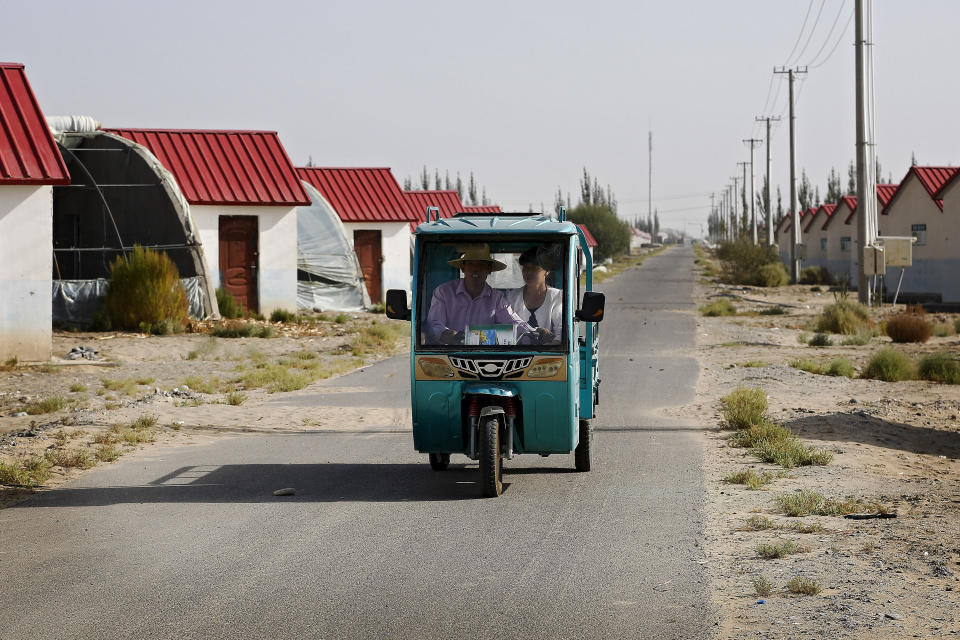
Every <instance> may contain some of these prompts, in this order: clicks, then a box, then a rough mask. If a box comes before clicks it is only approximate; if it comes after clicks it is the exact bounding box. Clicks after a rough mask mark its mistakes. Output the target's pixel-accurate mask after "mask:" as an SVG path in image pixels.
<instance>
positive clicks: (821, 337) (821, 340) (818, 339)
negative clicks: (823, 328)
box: [807, 333, 833, 347]
mask: <svg viewBox="0 0 960 640" xmlns="http://www.w3.org/2000/svg"><path fill="white" fill-rule="evenodd" d="M807 344H809V345H810V346H811V347H832V346H833V340H831V339H830V336H828V335H827V334H825V333H817V334H814V336H813V337H812V338H810V342H808V343H807Z"/></svg>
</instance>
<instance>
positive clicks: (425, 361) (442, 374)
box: [417, 358, 453, 378]
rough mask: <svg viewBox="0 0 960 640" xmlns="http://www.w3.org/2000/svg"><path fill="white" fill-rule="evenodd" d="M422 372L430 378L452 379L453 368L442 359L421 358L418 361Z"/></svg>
mask: <svg viewBox="0 0 960 640" xmlns="http://www.w3.org/2000/svg"><path fill="white" fill-rule="evenodd" d="M417 362H418V363H419V364H420V370H421V371H423V373H424V375H426V376H428V377H430V378H452V377H453V367H451V366H450V365H449V364H447V361H446V360H441V359H440V358H420V359H419V360H417Z"/></svg>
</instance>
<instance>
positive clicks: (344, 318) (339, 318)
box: [333, 313, 350, 324]
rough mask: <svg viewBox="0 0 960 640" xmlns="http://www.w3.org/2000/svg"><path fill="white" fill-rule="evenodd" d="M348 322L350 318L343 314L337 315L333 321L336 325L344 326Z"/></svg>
mask: <svg viewBox="0 0 960 640" xmlns="http://www.w3.org/2000/svg"><path fill="white" fill-rule="evenodd" d="M348 320H350V316H348V315H347V314H345V313H338V314H337V317H336V318H334V319H333V321H334V322H336V323H337V324H346V323H347V321H348Z"/></svg>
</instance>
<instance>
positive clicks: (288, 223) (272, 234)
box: [190, 205, 297, 316]
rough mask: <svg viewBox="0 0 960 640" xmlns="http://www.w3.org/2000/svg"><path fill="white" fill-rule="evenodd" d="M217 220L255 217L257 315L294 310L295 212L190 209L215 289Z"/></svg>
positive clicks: (254, 208) (252, 208) (221, 207)
mask: <svg viewBox="0 0 960 640" xmlns="http://www.w3.org/2000/svg"><path fill="white" fill-rule="evenodd" d="M220 216H257V217H258V218H259V220H258V225H257V226H258V229H259V237H258V238H257V250H258V251H259V252H260V255H259V257H258V258H257V264H258V268H257V291H258V295H259V297H260V301H259V306H260V313H262V314H264V315H267V316H269V315H270V312H271V311H273V310H274V309H286V310H288V311H296V310H297V208H296V207H286V206H282V207H260V206H227V205H190V217H192V218H193V223H194V225H195V226H196V229H197V233H198V234H199V236H200V242H201V243H202V244H203V253H204V255H205V257H206V259H207V270H208V272H209V274H210V278H211V280H212V282H213V284H214V288H215V289H216V288H219V287H220V286H221V282H220Z"/></svg>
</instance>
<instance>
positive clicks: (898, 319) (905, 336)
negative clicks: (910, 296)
mask: <svg viewBox="0 0 960 640" xmlns="http://www.w3.org/2000/svg"><path fill="white" fill-rule="evenodd" d="M925 316H926V312H924V311H923V308H922V307H912V308H911V307H908V308H907V310H906V311H904V312H902V313H898V314H896V315H894V316H891V317H889V318H887V335H888V336H890V339H891V340H893V341H894V342H897V343H907V342H926V341H927V340H929V339H930V335H931V334H932V333H933V325H932V324H931V323H930V322H929V321H928V320H927V319H926V317H925Z"/></svg>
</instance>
